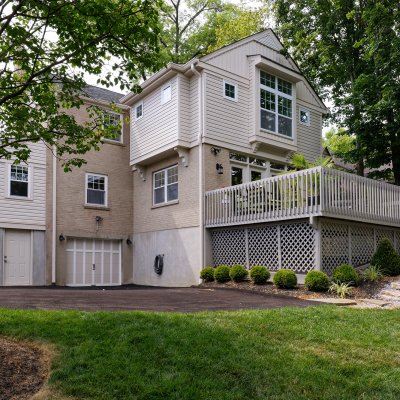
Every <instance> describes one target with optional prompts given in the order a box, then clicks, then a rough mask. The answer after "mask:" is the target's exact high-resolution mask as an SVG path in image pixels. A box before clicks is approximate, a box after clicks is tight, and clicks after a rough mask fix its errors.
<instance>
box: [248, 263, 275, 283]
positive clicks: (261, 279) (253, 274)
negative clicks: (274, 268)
mask: <svg viewBox="0 0 400 400" xmlns="http://www.w3.org/2000/svg"><path fill="white" fill-rule="evenodd" d="M270 276H271V273H270V272H269V270H268V269H267V267H264V266H262V265H255V266H254V267H252V268H251V270H250V278H251V280H252V281H253V282H254V283H255V284H256V285H262V284H264V283H266V282H267V280H268V279H269V278H270Z"/></svg>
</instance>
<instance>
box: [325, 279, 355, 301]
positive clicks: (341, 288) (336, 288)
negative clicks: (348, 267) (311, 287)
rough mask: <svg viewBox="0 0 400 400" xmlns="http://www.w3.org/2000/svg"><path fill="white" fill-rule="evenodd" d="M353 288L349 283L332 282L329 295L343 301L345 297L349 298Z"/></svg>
mask: <svg viewBox="0 0 400 400" xmlns="http://www.w3.org/2000/svg"><path fill="white" fill-rule="evenodd" d="M352 291H353V288H352V287H351V286H350V283H336V282H333V283H332V285H331V286H330V288H329V292H330V293H334V294H336V295H338V296H339V297H341V298H342V299H344V298H345V297H346V296H349V295H350V294H351V292H352Z"/></svg>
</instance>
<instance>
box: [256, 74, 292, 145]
mask: <svg viewBox="0 0 400 400" xmlns="http://www.w3.org/2000/svg"><path fill="white" fill-rule="evenodd" d="M260 108H261V111H260V114H261V128H262V129H266V130H268V131H272V132H275V133H278V134H280V135H283V136H287V137H292V136H293V132H292V108H293V97H292V84H291V83H290V82H286V81H284V80H283V79H281V78H278V77H276V76H273V75H271V74H268V73H267V72H264V71H260Z"/></svg>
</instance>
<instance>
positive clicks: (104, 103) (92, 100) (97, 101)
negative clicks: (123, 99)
mask: <svg viewBox="0 0 400 400" xmlns="http://www.w3.org/2000/svg"><path fill="white" fill-rule="evenodd" d="M79 97H80V98H81V99H82V100H84V101H85V102H86V103H93V105H99V106H105V107H110V106H111V105H112V104H115V105H116V106H117V107H119V108H121V109H122V110H124V111H127V110H129V106H127V105H126V104H121V103H120V102H113V101H107V100H102V99H95V98H93V97H87V96H83V95H80V96H79Z"/></svg>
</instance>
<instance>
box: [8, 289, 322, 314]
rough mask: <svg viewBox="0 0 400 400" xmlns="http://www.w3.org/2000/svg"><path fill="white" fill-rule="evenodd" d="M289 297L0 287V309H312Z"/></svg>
mask: <svg viewBox="0 0 400 400" xmlns="http://www.w3.org/2000/svg"><path fill="white" fill-rule="evenodd" d="M315 305H316V303H315V302H311V301H306V300H299V299H296V298H293V297H281V296H270V295H265V294H258V293H252V292H246V291H239V290H232V289H200V288H154V287H143V286H127V287H118V288H104V289H101V288H93V289H92V288H90V289H86V288H85V289H82V288H79V289H78V288H65V287H48V288H47V287H46V288H43V287H41V288H38V287H29V288H20V287H18V288H15V287H1V288H0V308H1V307H7V308H22V309H46V310H81V311H133V310H141V311H174V312H193V311H206V310H238V309H254V308H258V309H265V308H279V307H289V306H290V307H307V306H315Z"/></svg>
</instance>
